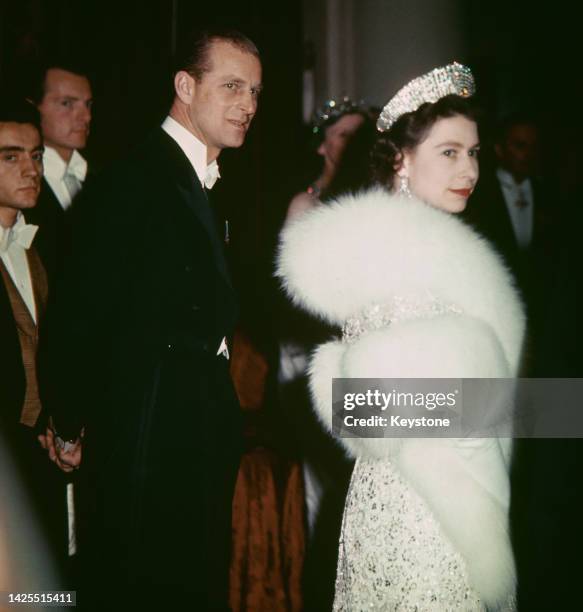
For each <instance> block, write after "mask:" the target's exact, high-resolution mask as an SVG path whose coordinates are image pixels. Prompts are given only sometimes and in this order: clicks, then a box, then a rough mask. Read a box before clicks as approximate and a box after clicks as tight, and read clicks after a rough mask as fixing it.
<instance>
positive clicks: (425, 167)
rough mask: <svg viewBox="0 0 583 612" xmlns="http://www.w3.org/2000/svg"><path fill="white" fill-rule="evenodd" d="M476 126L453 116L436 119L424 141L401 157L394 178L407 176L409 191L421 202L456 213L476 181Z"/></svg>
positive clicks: (458, 116) (462, 118) (457, 116)
mask: <svg viewBox="0 0 583 612" xmlns="http://www.w3.org/2000/svg"><path fill="white" fill-rule="evenodd" d="M478 150H479V141H478V129H477V126H476V123H475V122H474V121H471V120H470V119H467V118H466V117H463V116H462V115H456V116H454V117H448V118H443V119H438V120H437V121H436V122H435V123H434V124H433V127H432V128H431V130H430V131H429V134H428V136H427V138H426V139H425V140H424V141H423V142H422V143H421V144H419V145H418V146H417V147H416V148H415V149H414V150H412V151H410V152H406V153H404V155H403V163H402V165H401V168H400V169H399V170H398V172H397V175H398V176H399V177H402V176H404V175H406V176H407V177H408V179H409V189H410V190H411V192H412V193H413V195H415V196H416V197H418V198H420V199H421V200H423V201H424V202H427V203H428V204H431V206H435V208H440V209H442V210H445V211H446V212H450V213H459V212H461V211H462V210H463V209H464V208H465V207H466V202H467V200H468V198H469V197H470V194H471V193H472V191H473V189H474V186H475V185H476V181H477V180H478Z"/></svg>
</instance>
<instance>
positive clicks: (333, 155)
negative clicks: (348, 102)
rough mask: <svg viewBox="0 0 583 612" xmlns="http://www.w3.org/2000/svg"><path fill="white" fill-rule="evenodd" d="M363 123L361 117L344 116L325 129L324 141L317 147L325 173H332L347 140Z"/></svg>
mask: <svg viewBox="0 0 583 612" xmlns="http://www.w3.org/2000/svg"><path fill="white" fill-rule="evenodd" d="M363 121H364V117H363V116H362V115H358V114H352V115H344V117H341V118H340V119H338V121H336V123H334V124H332V125H331V126H330V127H328V128H326V131H325V132H324V140H323V141H322V144H321V145H320V146H319V147H318V154H319V155H321V156H322V157H323V158H324V170H325V173H330V174H333V173H334V169H335V167H336V164H337V163H338V162H339V161H340V157H341V156H342V152H343V151H344V149H345V147H346V144H347V143H348V140H349V139H350V137H351V136H352V134H354V132H356V130H357V129H358V128H359V126H360V125H361V124H362V122H363Z"/></svg>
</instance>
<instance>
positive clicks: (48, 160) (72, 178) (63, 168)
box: [43, 146, 87, 210]
mask: <svg viewBox="0 0 583 612" xmlns="http://www.w3.org/2000/svg"><path fill="white" fill-rule="evenodd" d="M43 164H44V176H45V178H46V179H47V182H48V184H49V185H50V187H51V189H52V190H53V193H54V194H55V196H56V198H57V200H59V203H60V204H61V206H62V207H63V210H67V208H69V206H71V202H72V201H73V198H74V197H75V194H76V193H77V191H79V189H80V188H81V186H82V185H83V182H84V181H85V177H86V176H87V162H86V161H85V159H84V158H83V156H82V155H81V153H79V151H73V155H71V159H70V160H69V163H67V162H66V161H65V160H64V159H63V158H62V157H61V156H60V155H59V154H58V153H57V152H56V151H55V149H53V148H52V147H46V146H45V152H44V155H43Z"/></svg>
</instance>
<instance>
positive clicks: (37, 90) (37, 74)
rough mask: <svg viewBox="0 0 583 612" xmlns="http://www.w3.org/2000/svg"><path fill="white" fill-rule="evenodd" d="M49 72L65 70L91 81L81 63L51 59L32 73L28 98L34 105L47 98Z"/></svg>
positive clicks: (27, 85)
mask: <svg viewBox="0 0 583 612" xmlns="http://www.w3.org/2000/svg"><path fill="white" fill-rule="evenodd" d="M49 70H64V71H65V72H71V73H72V74H76V75H77V76H82V77H86V78H87V79H88V80H89V81H91V77H90V74H89V70H88V68H87V67H86V66H84V65H83V64H82V63H81V62H75V61H73V60H69V59H68V58H60V57H51V58H49V59H47V60H45V61H44V62H43V63H42V64H41V65H39V66H37V68H36V69H35V70H34V71H32V72H31V74H30V75H29V78H28V79H27V83H26V97H27V99H28V100H30V101H31V102H33V103H34V104H40V103H41V102H42V100H43V98H44V96H45V93H46V92H45V85H46V80H47V73H48V71H49Z"/></svg>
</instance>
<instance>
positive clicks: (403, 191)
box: [397, 175, 413, 198]
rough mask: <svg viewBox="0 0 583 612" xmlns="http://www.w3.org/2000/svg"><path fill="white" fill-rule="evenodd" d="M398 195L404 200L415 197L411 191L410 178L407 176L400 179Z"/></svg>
mask: <svg viewBox="0 0 583 612" xmlns="http://www.w3.org/2000/svg"><path fill="white" fill-rule="evenodd" d="M397 193H398V194H399V195H401V196H403V197H404V198H412V197H413V194H412V193H411V190H410V189H409V177H408V176H407V175H405V176H400V177H399V191H398V192H397Z"/></svg>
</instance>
